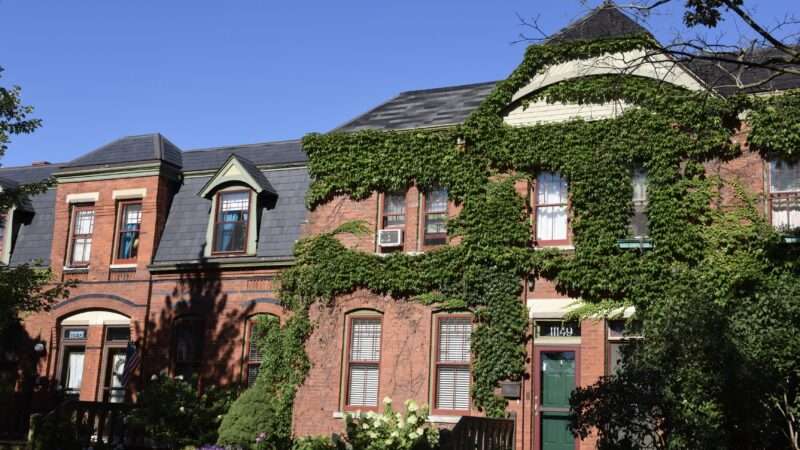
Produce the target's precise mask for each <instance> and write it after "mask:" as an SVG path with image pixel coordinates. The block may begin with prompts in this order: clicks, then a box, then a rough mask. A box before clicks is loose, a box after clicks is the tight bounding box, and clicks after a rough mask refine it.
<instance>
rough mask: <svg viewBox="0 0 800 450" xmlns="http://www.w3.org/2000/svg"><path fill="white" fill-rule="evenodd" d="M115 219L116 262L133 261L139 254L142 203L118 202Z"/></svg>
mask: <svg viewBox="0 0 800 450" xmlns="http://www.w3.org/2000/svg"><path fill="white" fill-rule="evenodd" d="M118 210H119V216H118V217H117V224H118V225H117V253H116V260H117V261H133V260H136V256H137V255H138V254H139V227H140V225H141V223H142V203H141V202H139V201H135V202H120V204H119V208H118Z"/></svg>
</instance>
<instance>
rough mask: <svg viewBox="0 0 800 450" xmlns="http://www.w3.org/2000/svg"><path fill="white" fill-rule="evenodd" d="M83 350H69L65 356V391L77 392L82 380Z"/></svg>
mask: <svg viewBox="0 0 800 450" xmlns="http://www.w3.org/2000/svg"><path fill="white" fill-rule="evenodd" d="M83 356H84V354H83V352H70V353H69V355H68V357H67V379H66V382H65V383H64V387H65V388H66V389H67V391H73V392H78V391H80V389H81V383H82V382H83Z"/></svg>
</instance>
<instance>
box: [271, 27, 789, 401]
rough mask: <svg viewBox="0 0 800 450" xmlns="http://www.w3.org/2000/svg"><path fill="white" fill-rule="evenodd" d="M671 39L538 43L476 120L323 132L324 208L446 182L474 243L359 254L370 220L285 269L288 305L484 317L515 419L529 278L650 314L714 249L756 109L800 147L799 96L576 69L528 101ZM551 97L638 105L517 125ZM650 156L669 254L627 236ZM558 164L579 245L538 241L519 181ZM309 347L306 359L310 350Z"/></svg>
mask: <svg viewBox="0 0 800 450" xmlns="http://www.w3.org/2000/svg"><path fill="white" fill-rule="evenodd" d="M657 49H658V44H657V43H656V42H655V41H653V39H652V38H651V37H649V36H644V35H642V36H633V37H625V38H611V39H601V40H595V41H577V42H570V43H562V44H552V45H537V46H531V47H529V48H528V50H527V52H526V54H525V57H524V60H523V62H522V63H521V64H520V66H519V67H517V69H516V70H515V71H514V72H513V73H511V75H510V76H509V77H508V78H507V79H506V80H505V81H503V82H501V83H499V84H498V86H497V87H496V88H495V90H494V91H493V92H492V93H491V94H490V95H489V96H488V97H487V98H486V99H485V100H484V102H483V103H482V104H481V105H480V106H479V108H478V109H477V110H476V111H475V112H474V113H473V114H472V115H471V116H470V117H468V118H467V119H466V120H465V122H464V123H463V124H461V125H458V126H453V127H447V128H442V129H426V130H410V131H375V130H366V131H358V132H353V133H340V132H334V133H329V134H309V135H307V136H306V137H305V138H304V140H303V147H304V149H305V151H306V152H307V153H308V156H309V171H310V174H311V176H312V178H313V183H312V185H311V188H310V191H309V193H308V196H307V202H308V206H309V207H310V208H315V207H316V206H318V205H320V204H323V203H325V202H327V201H329V200H331V199H332V198H334V197H336V196H348V197H350V198H352V199H356V200H360V199H365V198H367V197H368V196H369V195H371V194H372V193H373V192H376V191H378V192H393V191H399V190H403V189H405V188H408V187H409V186H412V185H416V186H418V187H420V188H421V189H426V188H429V187H431V186H444V187H446V188H447V189H448V192H449V193H450V195H451V198H452V199H453V200H454V201H456V202H458V203H460V204H462V205H463V210H462V212H461V214H460V215H459V216H458V217H455V218H453V219H451V221H450V222H449V225H448V233H449V235H450V237H451V238H456V237H457V238H459V239H460V240H459V242H458V244H457V245H453V246H447V247H443V248H439V249H437V250H433V251H430V252H426V253H425V254H422V255H413V256H412V255H406V254H391V255H388V256H378V255H374V254H370V253H365V252H360V251H356V250H353V249H349V248H347V247H345V246H344V245H343V244H342V243H341V242H340V241H339V240H338V239H337V234H339V233H343V232H347V233H357V234H362V233H368V232H370V230H366V229H365V228H364V226H363V224H359V223H348V224H346V225H345V226H343V227H342V228H340V229H338V230H335V231H334V232H331V233H325V234H322V235H319V236H315V237H311V238H307V239H304V240H302V241H300V242H299V243H298V244H297V245H296V248H295V253H296V264H295V265H294V266H293V267H292V268H290V269H289V270H287V271H286V272H285V273H284V274H283V276H282V286H281V298H282V299H283V302H284V304H285V305H286V306H287V307H289V308H290V309H291V310H294V311H297V312H298V313H299V314H300V316H301V317H303V319H302V320H308V318H307V314H305V311H307V308H308V306H309V305H311V304H312V303H314V302H323V303H326V304H330V303H331V302H334V301H335V299H336V297H337V296H339V295H342V294H347V293H350V292H353V291H355V290H358V289H366V290H369V291H371V292H373V293H375V294H377V295H386V296H390V297H392V298H394V299H397V300H404V301H419V302H422V303H424V304H429V305H436V306H437V307H439V308H443V309H459V310H468V311H470V312H472V313H473V315H474V318H475V322H476V324H477V328H476V331H475V333H474V338H473V355H474V360H473V379H474V382H473V384H472V386H473V400H474V403H475V405H476V406H477V407H478V408H480V409H482V410H484V411H485V412H486V413H487V414H488V415H490V416H502V415H504V414H505V407H506V402H505V400H504V399H502V398H500V397H498V396H496V395H495V394H494V392H495V389H496V387H497V384H498V382H499V381H501V380H505V379H512V380H515V379H520V378H521V377H522V376H523V374H524V371H525V357H526V351H525V343H526V342H527V341H528V339H529V338H530V335H529V334H530V330H529V328H528V318H527V311H526V308H525V306H524V305H523V302H522V301H521V300H520V297H521V293H522V285H521V280H523V279H525V278H527V277H530V279H532V280H533V279H536V277H542V278H544V279H548V280H551V281H552V282H554V283H555V286H556V288H557V289H558V290H559V291H560V292H562V293H563V294H566V295H569V296H571V297H574V298H580V299H582V300H583V301H584V302H585V303H586V305H587V306H586V307H585V308H584V309H583V312H584V313H585V314H594V313H599V312H600V313H608V312H610V311H614V310H619V308H620V307H621V306H628V305H634V306H636V308H637V311H640V310H641V311H643V310H646V308H647V307H648V302H651V301H654V300H653V298H654V297H653V295H652V293H651V292H647V290H648V289H651V287H652V285H653V283H652V280H654V279H661V280H668V279H669V273H670V270H672V268H674V267H675V265H686V264H691V263H697V262H698V261H701V260H702V258H703V257H704V247H703V245H704V244H703V242H704V241H703V239H701V236H702V233H703V230H704V227H705V226H706V225H708V223H709V222H710V220H711V216H712V213H713V211H712V210H711V209H710V206H709V205H710V204H711V198H712V196H713V195H715V193H716V188H717V185H718V183H717V182H716V181H715V180H711V179H707V178H706V175H705V171H704V169H703V163H705V162H707V161H709V160H727V159H730V158H733V157H736V156H737V155H739V154H740V149H739V147H738V146H737V145H736V144H734V143H733V141H732V140H731V137H732V135H733V133H734V132H735V131H736V130H737V127H739V125H740V122H739V119H738V117H739V113H740V112H741V110H742V109H743V107H744V105H745V104H747V107H748V108H749V109H750V110H751V111H752V113H751V116H750V117H751V119H752V124H753V139H752V142H753V145H754V146H757V147H758V149H759V150H760V151H764V152H767V153H770V154H778V155H783V156H792V155H793V153H792V152H793V151H796V149H797V148H800V146H798V145H797V140H798V135H800V134H799V133H798V130H797V124H796V123H794V122H792V121H791V120H792V119H790V118H792V117H797V112H796V108H797V106H798V105H800V102H798V98H800V97H798V96H796V95H792V96H788V95H787V96H785V97H780V98H776V99H774V100H766V101H760V100H748V101H747V102H744V101H741V100H740V99H733V100H730V99H723V98H721V97H719V96H717V95H715V94H713V93H710V92H695V91H690V90H687V89H684V88H682V87H679V86H675V85H671V84H669V83H665V82H661V81H659V80H654V79H650V78H643V77H637V76H634V75H627V74H609V75H597V76H589V77H583V78H578V79H571V80H566V81H563V82H560V83H557V84H554V85H551V86H548V87H546V88H544V89H542V90H539V91H537V92H535V93H532V94H531V95H529V96H528V97H526V98H524V99H522V100H521V101H520V102H518V103H515V102H514V101H513V96H514V94H515V93H516V92H518V91H519V90H520V89H521V88H523V87H524V86H525V85H526V84H527V83H528V82H529V81H530V80H531V78H533V77H534V76H535V75H536V74H538V73H541V72H542V71H544V70H546V69H547V68H548V67H551V66H554V65H557V64H561V63H566V62H569V61H572V60H584V59H589V58H593V57H599V56H602V55H607V54H617V53H623V52H633V51H642V52H646V51H652V50H657ZM538 100H543V101H547V102H551V103H554V102H571V103H579V104H584V103H608V102H624V103H625V104H626V105H629V106H630V107H629V108H627V109H625V112H624V113H623V114H621V115H619V116H617V117H615V118H610V119H604V120H597V121H584V120H580V119H576V120H570V121H568V122H563V123H555V124H539V125H534V126H529V127H511V126H509V125H507V124H505V123H504V121H503V116H504V114H505V113H506V112H507V111H508V110H509V105H516V104H522V105H523V106H525V105H527V104H530V103H531V102H534V101H538ZM786 111H792V112H793V113H792V114H785V112H786ZM781 116H782V117H781ZM792 149H795V150H792ZM637 167H641V168H644V169H645V170H646V171H647V174H648V198H649V202H648V211H647V212H648V217H649V228H650V238H651V239H652V242H653V249H652V250H651V251H647V252H632V251H629V250H623V249H620V248H619V246H618V240H619V239H621V238H625V237H626V236H627V234H628V231H627V230H628V223H629V220H630V216H631V214H632V204H631V197H632V186H631V179H632V173H633V170H634V169H635V168H637ZM542 171H553V172H558V173H560V174H561V175H562V176H564V177H565V178H566V179H567V180H568V182H569V192H570V202H571V208H570V209H571V231H572V236H573V243H574V251H569V252H564V251H556V250H535V249H534V248H533V246H532V245H531V236H530V222H529V220H530V219H529V217H530V211H529V210H528V207H527V205H528V202H527V201H528V199H527V198H526V197H524V196H521V195H520V194H519V193H518V192H517V191H516V190H515V182H516V181H517V180H519V179H525V180H532V179H535V177H536V176H537V174H538V173H540V172H542ZM304 337H305V336H304V335H301V334H298V335H297V337H296V338H297V339H298V340H302V339H304ZM300 343H301V342H298V344H300ZM295 348H297V349H298V350H297V351H298V357H299V356H300V355H299V352H300V351H301V350H299V349H301V348H302V345H296V346H295ZM265 351H269V349H265ZM263 370H264V368H263V366H262V371H263Z"/></svg>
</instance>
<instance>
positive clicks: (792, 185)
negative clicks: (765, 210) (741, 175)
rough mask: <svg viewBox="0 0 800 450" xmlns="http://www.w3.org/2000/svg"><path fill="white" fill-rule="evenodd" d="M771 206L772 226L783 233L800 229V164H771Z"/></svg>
mask: <svg viewBox="0 0 800 450" xmlns="http://www.w3.org/2000/svg"><path fill="white" fill-rule="evenodd" d="M769 206H770V216H771V217H770V219H771V220H772V225H773V226H774V227H775V228H777V229H779V230H782V231H790V230H794V229H797V228H800V163H794V164H789V163H787V162H785V161H770V163H769Z"/></svg>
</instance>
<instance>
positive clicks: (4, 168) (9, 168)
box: [0, 162, 66, 171]
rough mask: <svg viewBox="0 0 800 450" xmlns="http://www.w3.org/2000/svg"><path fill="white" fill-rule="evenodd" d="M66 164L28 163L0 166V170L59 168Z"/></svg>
mask: <svg viewBox="0 0 800 450" xmlns="http://www.w3.org/2000/svg"><path fill="white" fill-rule="evenodd" d="M63 164H66V163H65V162H60V163H49V164H42V165H34V164H28V165H27V166H0V171H3V170H11V169H40V168H46V167H49V168H56V169H57V168H59V167H61V165H63Z"/></svg>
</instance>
